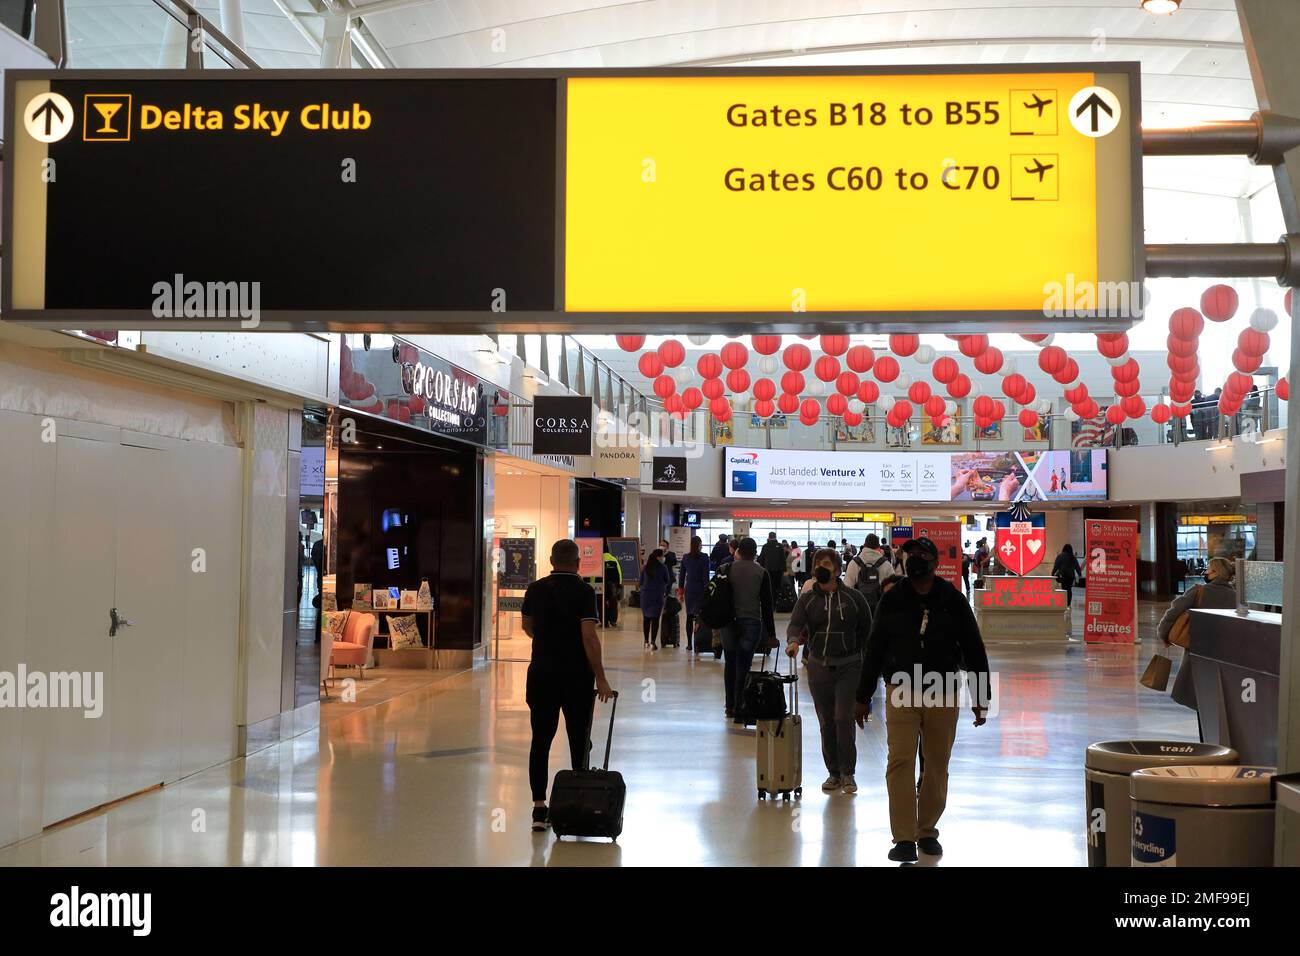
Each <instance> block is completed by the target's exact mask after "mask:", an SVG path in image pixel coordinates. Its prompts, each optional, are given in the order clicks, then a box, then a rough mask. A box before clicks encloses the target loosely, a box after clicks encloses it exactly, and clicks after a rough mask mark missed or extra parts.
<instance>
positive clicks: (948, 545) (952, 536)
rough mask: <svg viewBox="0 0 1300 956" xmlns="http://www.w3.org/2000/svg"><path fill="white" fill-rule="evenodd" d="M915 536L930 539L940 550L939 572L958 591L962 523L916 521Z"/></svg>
mask: <svg viewBox="0 0 1300 956" xmlns="http://www.w3.org/2000/svg"><path fill="white" fill-rule="evenodd" d="M912 531H913V534H914V535H915V536H916V537H918V538H929V539H930V540H931V541H933V542H934V546H935V547H936V548H938V549H939V570H938V575H939V577H941V578H947V579H948V583H949V584H951V585H952V586H953V587H955V588H956V589H957V590H958V591H960V590H961V589H962V587H961V522H960V521H916V522H914V523H913V526H912Z"/></svg>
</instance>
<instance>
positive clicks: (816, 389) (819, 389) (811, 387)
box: [803, 378, 826, 398]
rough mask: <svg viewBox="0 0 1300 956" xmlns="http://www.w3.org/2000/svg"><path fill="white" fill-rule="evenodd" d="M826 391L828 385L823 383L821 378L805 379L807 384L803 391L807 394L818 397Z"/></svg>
mask: <svg viewBox="0 0 1300 956" xmlns="http://www.w3.org/2000/svg"><path fill="white" fill-rule="evenodd" d="M825 391H826V386H825V385H824V384H823V383H822V380H821V379H819V378H810V379H805V384H804V389H803V393H804V394H805V395H810V396H812V397H813V398H818V397H820V396H821V395H823V394H824V393H825Z"/></svg>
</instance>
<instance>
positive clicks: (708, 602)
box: [700, 567, 736, 631]
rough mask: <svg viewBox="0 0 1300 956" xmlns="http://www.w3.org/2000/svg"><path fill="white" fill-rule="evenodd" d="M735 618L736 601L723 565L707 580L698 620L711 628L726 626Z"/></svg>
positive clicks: (717, 628) (716, 628)
mask: <svg viewBox="0 0 1300 956" xmlns="http://www.w3.org/2000/svg"><path fill="white" fill-rule="evenodd" d="M735 619H736V601H735V598H734V597H733V596H732V591H731V579H730V577H728V575H727V570H726V568H725V567H723V568H720V569H719V570H718V573H717V574H715V575H714V576H713V580H712V581H710V582H709V588H708V590H707V591H705V592H704V602H703V603H702V604H701V605H700V620H701V621H703V622H704V623H705V624H707V625H709V627H711V628H712V629H713V630H715V631H716V630H719V629H720V628H724V627H726V626H727V625H728V624H730V623H731V622H732V621H734V620H735Z"/></svg>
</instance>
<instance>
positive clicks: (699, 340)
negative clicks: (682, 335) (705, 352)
mask: <svg viewBox="0 0 1300 956" xmlns="http://www.w3.org/2000/svg"><path fill="white" fill-rule="evenodd" d="M711 338H713V336H711V335H688V336H686V341H688V342H690V343H691V344H692V345H700V346H703V345H708V344H709V339H711Z"/></svg>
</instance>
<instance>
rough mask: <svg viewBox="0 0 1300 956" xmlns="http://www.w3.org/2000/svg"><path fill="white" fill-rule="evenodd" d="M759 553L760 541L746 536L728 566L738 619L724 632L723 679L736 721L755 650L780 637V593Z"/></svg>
mask: <svg viewBox="0 0 1300 956" xmlns="http://www.w3.org/2000/svg"><path fill="white" fill-rule="evenodd" d="M757 557H758V544H757V543H756V542H755V541H754V539H753V538H742V539H741V540H740V543H739V544H738V545H737V547H736V560H735V561H733V562H732V563H731V566H730V567H729V568H728V569H727V577H728V578H729V579H730V580H731V598H732V602H733V603H734V606H735V614H736V619H735V620H734V621H733V622H732V623H731V625H730V626H729V627H728V628H727V629H726V631H725V632H724V633H723V635H722V656H723V664H724V667H723V680H724V681H726V701H727V702H726V714H727V716H728V717H731V718H732V719H733V720H734V721H735V722H736V723H742V721H741V720H740V718H738V717H736V705H737V704H738V703H739V702H740V696H741V694H742V693H744V689H745V673H746V672H747V671H748V670H749V668H750V665H751V664H752V663H753V662H754V653H755V652H756V651H757V650H758V649H759V647H760V646H762V645H766V644H767V643H768V642H770V641H775V640H776V617H775V615H774V613H773V609H774V606H775V597H776V595H775V592H774V591H773V588H772V579H771V578H770V577H768V574H767V571H766V570H764V568H763V566H762V565H761V564H759V563H758V561H757V560H756V559H757Z"/></svg>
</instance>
